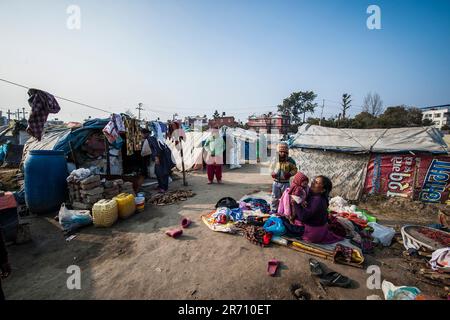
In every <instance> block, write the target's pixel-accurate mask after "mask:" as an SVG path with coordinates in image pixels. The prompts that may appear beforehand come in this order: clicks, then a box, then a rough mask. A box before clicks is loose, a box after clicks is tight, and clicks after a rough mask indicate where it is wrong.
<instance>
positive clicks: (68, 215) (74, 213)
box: [59, 203, 92, 232]
mask: <svg viewBox="0 0 450 320" xmlns="http://www.w3.org/2000/svg"><path fill="white" fill-rule="evenodd" d="M59 224H60V225H61V227H62V228H63V230H64V231H69V232H70V231H75V230H77V229H78V228H81V227H83V226H87V225H90V224H92V216H91V215H90V213H89V210H69V209H67V207H66V205H65V203H63V204H62V205H61V208H60V209H59Z"/></svg>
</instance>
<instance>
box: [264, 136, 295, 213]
mask: <svg viewBox="0 0 450 320" xmlns="http://www.w3.org/2000/svg"><path fill="white" fill-rule="evenodd" d="M277 149H278V158H276V159H275V160H274V161H273V162H272V164H271V166H270V169H271V172H272V178H273V184H272V204H271V207H270V209H271V212H272V213H276V212H277V210H278V203H279V201H280V198H281V195H282V194H283V192H284V191H285V190H286V189H287V188H288V187H289V179H290V178H291V177H293V176H294V175H295V174H296V173H297V166H296V164H295V161H294V160H293V159H292V158H291V157H289V146H288V144H287V143H285V142H282V143H280V144H279V145H278V147H277Z"/></svg>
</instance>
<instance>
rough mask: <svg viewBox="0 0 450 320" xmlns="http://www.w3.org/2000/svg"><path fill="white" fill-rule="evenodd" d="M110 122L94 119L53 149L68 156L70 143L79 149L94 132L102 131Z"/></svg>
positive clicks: (59, 142)
mask: <svg viewBox="0 0 450 320" xmlns="http://www.w3.org/2000/svg"><path fill="white" fill-rule="evenodd" d="M108 122H109V118H108V119H92V120H89V121H86V122H85V123H84V124H83V127H81V128H79V129H76V130H74V131H72V132H71V133H69V134H68V135H67V136H66V137H65V138H64V139H62V140H60V141H58V143H57V144H56V145H55V146H54V147H53V150H58V151H64V153H65V154H66V155H68V154H69V153H70V146H69V143H71V144H72V148H73V149H78V148H79V147H81V146H82V145H83V143H84V142H85V141H86V140H87V138H88V137H89V135H90V134H91V132H92V130H101V129H103V128H104V127H105V126H106V125H107V124H108Z"/></svg>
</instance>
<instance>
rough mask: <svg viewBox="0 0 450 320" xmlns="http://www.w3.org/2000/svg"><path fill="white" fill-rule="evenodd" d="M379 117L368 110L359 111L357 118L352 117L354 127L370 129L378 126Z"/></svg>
mask: <svg viewBox="0 0 450 320" xmlns="http://www.w3.org/2000/svg"><path fill="white" fill-rule="evenodd" d="M377 124H378V123H377V117H376V116H374V115H372V114H371V113H369V112H367V111H363V112H361V113H358V114H357V115H356V116H355V118H353V119H352V128H357V129H368V128H375V127H376V126H377Z"/></svg>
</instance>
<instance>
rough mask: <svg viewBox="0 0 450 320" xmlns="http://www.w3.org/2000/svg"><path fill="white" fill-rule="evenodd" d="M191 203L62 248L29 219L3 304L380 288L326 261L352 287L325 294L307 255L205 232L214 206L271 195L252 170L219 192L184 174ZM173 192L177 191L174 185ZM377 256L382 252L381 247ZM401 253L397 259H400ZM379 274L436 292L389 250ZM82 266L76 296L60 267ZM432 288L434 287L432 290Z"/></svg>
mask: <svg viewBox="0 0 450 320" xmlns="http://www.w3.org/2000/svg"><path fill="white" fill-rule="evenodd" d="M188 182H189V184H190V186H189V187H188V188H189V189H192V190H193V191H194V192H196V196H195V197H193V198H189V199H188V200H187V201H184V202H180V203H178V204H176V205H168V206H147V208H146V211H145V212H143V213H140V214H138V215H136V216H134V217H132V218H129V219H128V220H125V221H120V222H119V223H118V224H116V225H115V226H113V227H112V228H110V229H96V228H94V227H88V228H85V229H83V230H82V231H81V232H80V233H79V234H78V236H77V237H76V238H75V239H74V240H72V241H71V242H66V241H65V240H64V237H63V235H62V232H61V231H60V228H59V226H58V224H57V223H56V222H55V221H54V220H53V219H52V217H50V216H49V217H39V218H34V219H33V223H32V234H33V242H31V243H28V244H24V245H20V246H11V247H9V252H10V260H11V263H12V266H13V273H12V275H11V277H10V278H9V279H7V280H6V281H4V282H3V286H4V290H5V294H6V296H7V298H9V299H292V298H293V297H292V296H291V294H290V292H289V286H290V285H291V284H293V283H301V284H302V285H303V286H304V287H305V288H306V290H307V291H308V292H309V293H310V294H311V295H312V297H313V298H314V299H318V298H319V297H318V296H319V295H320V296H322V297H323V298H325V299H366V297H367V296H369V295H372V294H378V295H380V296H382V292H381V290H369V289H368V288H367V287H366V280H367V276H368V274H366V273H365V270H362V269H357V268H352V267H347V266H342V265H334V264H332V263H331V262H326V264H327V265H328V266H329V267H331V268H333V269H334V270H336V271H338V272H341V273H343V274H344V275H347V276H349V277H351V278H352V279H354V280H356V281H357V282H358V283H359V287H358V288H356V289H338V288H326V293H325V292H323V291H322V290H321V289H320V288H319V287H318V286H317V284H316V282H315V280H314V279H313V278H312V277H311V276H310V275H309V269H308V259H309V258H310V256H308V255H306V254H302V253H299V252H296V251H293V250H291V249H288V248H284V247H279V246H275V245H274V246H272V247H269V248H260V247H258V246H255V245H253V244H251V243H250V242H248V241H247V240H246V239H244V238H242V237H240V236H235V235H228V234H222V233H217V232H213V231H211V230H209V229H208V228H207V227H206V226H204V225H203V223H202V222H201V220H200V215H201V214H202V213H204V212H207V211H209V210H211V209H213V207H214V204H215V203H216V201H217V200H218V199H220V198H221V197H224V196H231V197H234V198H236V199H239V198H240V197H242V196H243V195H244V194H248V193H251V192H252V191H254V190H267V191H269V189H270V183H271V180H270V177H268V176H267V175H261V174H260V173H259V169H258V167H256V166H252V167H250V166H246V167H244V168H241V169H238V170H234V171H227V172H225V174H224V182H225V184H224V185H217V184H214V185H211V186H210V185H207V184H206V177H205V175H204V174H201V173H194V174H190V175H189V176H188ZM170 187H171V189H175V188H182V187H181V181H180V180H178V181H175V182H174V183H173V184H172V185H171V186H170ZM181 216H186V217H189V218H191V219H192V220H193V221H194V223H193V225H192V226H191V227H190V228H189V229H187V230H185V233H184V235H183V237H182V238H180V239H178V240H174V239H171V238H168V237H167V236H166V235H165V234H164V231H166V230H167V229H169V228H172V227H175V226H177V225H178V224H179V221H180V217H181ZM383 251H384V250H383ZM398 255H400V256H398ZM271 258H277V259H279V260H280V261H282V262H283V267H282V269H281V272H280V275H279V276H278V277H275V278H271V277H268V276H267V275H266V263H267V260H269V259H271ZM367 261H368V262H369V264H378V265H380V266H381V270H382V277H383V278H386V279H388V280H390V281H392V282H394V284H396V285H416V286H418V287H419V288H420V289H422V290H423V291H425V292H428V293H433V294H436V292H437V290H438V289H436V288H434V287H431V286H428V285H426V284H424V283H421V282H419V281H416V282H414V281H413V278H411V277H409V276H408V275H407V274H406V273H405V270H403V269H402V268H400V267H398V265H399V263H400V261H403V259H402V257H401V250H397V251H396V249H395V248H393V249H388V250H387V251H385V253H384V254H383V255H382V260H381V261H376V260H375V259H374V258H372V257H367ZM73 264H75V265H78V266H80V267H81V269H82V274H81V284H82V289H81V290H68V289H67V287H66V280H67V278H68V276H69V275H68V274H67V273H66V269H67V267H68V266H70V265H73ZM439 290H440V289H439Z"/></svg>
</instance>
